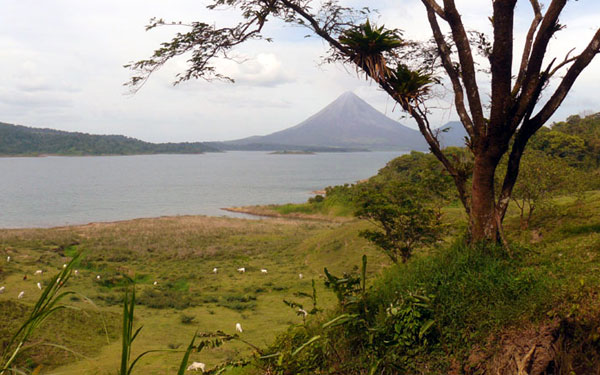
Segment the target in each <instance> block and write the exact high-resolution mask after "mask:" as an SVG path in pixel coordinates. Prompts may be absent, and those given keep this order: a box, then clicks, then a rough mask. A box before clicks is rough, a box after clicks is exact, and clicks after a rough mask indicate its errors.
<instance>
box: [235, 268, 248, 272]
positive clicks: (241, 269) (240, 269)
mask: <svg viewBox="0 0 600 375" xmlns="http://www.w3.org/2000/svg"><path fill="white" fill-rule="evenodd" d="M237 271H238V272H239V273H244V272H246V267H241V268H238V269H237Z"/></svg>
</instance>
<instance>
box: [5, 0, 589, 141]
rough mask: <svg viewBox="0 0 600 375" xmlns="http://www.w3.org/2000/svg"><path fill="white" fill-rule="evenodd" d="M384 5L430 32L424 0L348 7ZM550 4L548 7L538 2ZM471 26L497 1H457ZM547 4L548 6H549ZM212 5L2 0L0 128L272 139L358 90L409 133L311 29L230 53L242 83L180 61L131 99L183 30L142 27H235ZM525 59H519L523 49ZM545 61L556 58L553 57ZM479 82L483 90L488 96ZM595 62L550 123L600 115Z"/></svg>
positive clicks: (579, 20) (585, 3) (524, 22)
mask: <svg viewBox="0 0 600 375" xmlns="http://www.w3.org/2000/svg"><path fill="white" fill-rule="evenodd" d="M342 1H343V2H344V3H346V4H348V5H353V6H364V5H365V4H366V5H369V6H371V7H374V8H377V9H378V10H379V16H374V17H373V21H374V22H375V23H377V24H378V25H381V24H384V25H385V26H387V27H394V28H400V29H402V30H403V31H404V36H405V37H407V38H410V39H416V40H423V39H427V38H429V36H430V32H429V28H428V24H427V21H426V16H425V12H424V9H423V6H422V5H421V2H420V1H419V0H381V1H376V0H369V1H366V0H362V1H359V0H342ZM542 2H544V1H542ZM456 3H457V7H458V9H459V11H460V12H461V13H462V16H463V21H464V22H465V25H466V27H467V28H469V29H477V30H484V31H489V30H490V27H489V21H488V17H489V16H490V13H491V3H492V1H491V0H490V1H485V0H456ZM528 3H529V2H528V1H526V0H519V1H518V6H517V13H516V22H515V23H516V34H515V46H516V50H517V51H518V50H519V48H520V46H521V45H522V43H523V42H522V40H523V37H524V35H525V32H526V30H527V27H528V26H529V22H530V19H531V10H530V8H529V6H528ZM546 3H547V1H546ZM207 4H209V2H208V1H206V0H85V1H81V0H46V1H41V0H0V72H1V73H0V122H5V123H12V124H19V125H26V126H33V127H46V128H53V129H60V130H66V131H80V132H86V133H92V134H123V135H126V136H130V137H135V138H139V139H142V140H145V141H150V142H184V141H189V142H193V141H219V140H230V139H238V138H243V137H247V136H252V135H265V134H269V133H272V132H274V131H278V130H282V129H285V128H288V127H291V126H294V125H296V124H298V123H299V122H301V121H303V120H304V119H306V118H307V117H309V116H311V115H312V114H314V113H316V112H317V111H319V110H320V109H321V108H323V107H324V106H326V105H327V104H329V103H330V102H331V101H333V100H335V99H336V98H337V97H338V96H339V95H341V94H343V93H344V92H346V91H353V92H354V93H356V94H357V95H358V96H360V97H361V98H363V99H364V100H366V101H367V102H368V103H369V104H371V105H372V106H374V107H375V108H376V109H378V110H379V111H381V112H383V113H385V114H386V115H388V116H389V117H391V118H392V119H394V120H398V121H400V122H402V123H403V124H405V125H408V126H413V127H414V125H413V124H412V122H411V121H410V119H408V118H406V117H405V116H404V115H403V113H402V112H401V111H399V109H398V108H396V107H395V106H394V105H393V102H392V101H391V100H390V99H389V98H388V97H387V95H386V94H385V93H383V92H381V91H380V90H378V89H377V87H376V86H375V85H374V84H373V83H371V82H369V81H366V80H365V79H364V78H362V77H357V75H356V73H355V72H354V71H353V70H351V69H350V68H348V67H344V66H341V65H323V64H321V63H320V62H321V59H320V57H321V56H323V55H324V54H325V52H326V51H327V46H326V45H325V44H324V43H323V42H322V41H320V40H319V39H318V38H316V37H312V38H305V37H304V35H305V34H307V32H306V30H305V29H302V28H300V27H292V26H290V25H285V24H282V23H279V22H273V23H270V24H269V25H268V26H267V27H266V29H265V33H264V34H265V36H268V37H272V38H273V39H274V42H273V43H267V42H264V41H253V42H250V43H248V44H246V45H243V46H242V47H241V48H239V49H237V50H236V51H235V53H236V56H238V57H240V58H242V59H243V60H244V62H243V63H242V64H238V63H236V62H232V61H221V62H219V63H218V65H217V68H218V69H220V71H221V72H223V73H225V74H227V75H229V76H231V77H233V78H234V79H235V80H236V83H235V84H231V83H225V82H214V81H213V82H205V81H190V82H186V83H183V84H180V85H178V86H173V85H172V82H173V81H174V79H175V78H174V77H175V74H176V73H177V72H180V71H183V70H184V69H185V66H186V65H185V64H186V62H185V58H180V59H177V60H174V61H171V62H170V63H168V64H167V65H166V66H165V67H164V68H163V69H161V70H160V71H158V72H157V73H155V74H154V75H153V76H152V77H151V78H150V80H149V81H148V82H147V84H146V85H145V86H144V87H143V88H142V89H141V90H140V91H139V92H138V93H136V94H135V95H131V94H129V92H128V89H127V88H126V87H124V86H123V83H125V82H126V81H127V80H128V79H129V77H130V72H129V71H128V70H127V69H125V68H124V67H123V65H124V64H127V63H128V62H130V61H135V60H140V59H143V58H147V57H149V56H150V55H151V53H152V51H153V50H154V49H155V48H156V47H158V46H159V44H160V43H161V42H163V41H167V40H169V39H170V38H171V36H173V35H174V33H176V32H177V31H184V30H182V29H177V27H163V28H159V29H154V30H151V31H148V32H146V31H145V29H144V26H145V25H146V24H147V23H148V21H149V19H150V18H152V17H160V18H164V19H166V20H173V21H183V22H184V23H185V22H190V21H204V22H208V23H214V24H215V25H217V26H219V27H221V26H225V25H228V24H231V23H232V22H235V20H236V13H235V12H232V11H227V10H219V11H209V10H207V9H206V5H207ZM598 19H600V1H598V0H579V1H577V2H573V1H571V2H569V3H568V5H567V9H566V10H565V12H564V14H563V17H562V18H561V22H562V23H563V24H566V25H567V28H566V29H565V30H562V31H561V32H560V33H559V34H558V35H557V37H556V38H554V39H553V40H552V42H551V45H550V51H549V54H548V56H549V57H557V59H558V60H559V61H560V60H562V58H563V56H564V55H565V53H566V52H567V51H569V50H570V49H571V48H576V51H581V50H582V49H583V48H584V47H585V46H586V45H587V43H588V41H589V39H590V38H591V36H592V35H593V33H594V32H595V29H596V28H597V27H598V24H599V22H598ZM517 54H518V53H517ZM548 61H549V60H548ZM484 78H485V77H480V80H479V82H480V86H481V90H482V95H483V97H484V98H486V97H487V95H488V93H489V90H488V89H487V87H486V84H485V82H484V81H485V79H484ZM599 83H600V57H598V58H596V60H595V61H593V62H592V64H591V65H590V66H589V67H588V68H587V70H586V71H585V72H584V73H583V74H582V75H581V77H580V79H579V80H578V81H577V83H576V84H575V86H574V87H573V89H572V91H571V93H570V95H569V96H568V98H567V99H566V100H565V102H564V104H563V106H562V107H561V108H560V109H559V111H558V112H557V113H556V115H555V116H554V117H553V118H552V121H560V120H563V119H565V118H566V117H567V116H569V115H571V114H579V113H589V112H600V95H599V94H598V84H599ZM431 105H432V107H433V108H435V110H434V111H433V114H432V119H433V124H434V125H439V126H441V125H443V124H444V123H446V122H447V121H451V120H456V119H457V116H456V114H455V113H454V111H453V109H452V105H451V100H450V101H448V100H447V99H444V98H441V99H438V100H436V101H435V102H432V104H431Z"/></svg>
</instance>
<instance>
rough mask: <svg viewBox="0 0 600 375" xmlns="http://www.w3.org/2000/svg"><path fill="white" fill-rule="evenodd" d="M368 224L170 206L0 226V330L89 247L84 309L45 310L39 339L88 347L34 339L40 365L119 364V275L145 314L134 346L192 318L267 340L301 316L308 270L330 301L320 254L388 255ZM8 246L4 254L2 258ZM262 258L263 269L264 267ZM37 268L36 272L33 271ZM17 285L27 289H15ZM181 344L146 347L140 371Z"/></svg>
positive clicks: (81, 284)
mask: <svg viewBox="0 0 600 375" xmlns="http://www.w3.org/2000/svg"><path fill="white" fill-rule="evenodd" d="M364 225H365V224H364V223H360V222H357V221H352V222H348V223H346V224H345V225H340V224H339V223H330V222H327V221H306V220H303V221H293V220H280V219H267V220H242V219H228V218H209V217H172V218H157V219H139V220H132V221H125V222H117V223H105V224H90V225H84V226H75V227H64V228H53V229H26V230H2V231H0V251H1V254H2V263H1V267H0V285H4V286H6V291H5V293H4V294H0V309H1V310H0V315H2V316H9V317H10V318H9V321H10V324H9V325H6V326H4V327H2V331H0V333H1V335H0V338H2V337H7V336H8V332H10V331H11V329H14V328H16V327H17V325H18V322H19V320H20V319H22V318H23V316H24V312H25V311H26V310H27V306H30V305H32V304H33V303H34V302H35V301H36V299H37V298H38V297H39V295H40V294H41V291H40V290H38V288H37V286H36V283H37V282H41V283H42V285H45V284H46V283H47V280H48V279H49V278H50V277H51V275H54V274H55V273H57V272H58V271H59V270H60V269H61V267H62V265H63V264H64V263H66V262H68V260H69V259H70V257H71V256H73V255H74V254H76V253H77V252H79V251H81V252H83V254H84V257H83V259H82V260H81V262H80V264H79V265H78V266H76V267H75V268H76V269H77V270H78V275H76V276H73V278H72V279H71V281H70V282H69V284H70V285H69V289H70V290H73V291H76V292H77V293H78V294H80V295H81V296H80V297H73V298H72V300H71V301H68V303H69V304H70V305H72V306H74V307H77V308H78V309H80V310H68V311H67V312H66V313H64V314H62V313H61V314H60V315H58V316H56V317H54V318H53V319H51V320H50V321H49V322H47V323H46V325H45V326H44V328H43V329H41V330H40V331H39V336H38V337H37V338H36V340H38V341H40V342H42V341H48V342H53V343H58V344H61V345H65V346H67V347H69V348H70V349H72V350H74V351H76V352H78V353H79V354H80V355H82V356H86V357H87V359H82V357H79V358H77V357H75V356H74V355H73V354H70V353H65V352H61V351H60V350H58V349H56V348H50V347H48V348H46V347H38V348H36V349H35V350H33V351H32V355H31V361H30V362H31V365H32V366H33V364H34V363H42V364H43V365H44V367H43V369H42V371H41V373H42V374H43V373H48V374H49V373H53V374H59V373H60V374H114V373H115V371H116V369H117V367H118V361H119V359H120V357H119V354H120V349H121V348H120V342H119V332H120V331H119V329H120V324H121V323H120V319H121V317H120V313H121V309H122V307H121V303H122V298H123V295H124V292H125V290H126V288H127V282H126V280H125V278H124V277H123V275H127V276H128V277H131V278H133V279H134V280H136V290H137V295H138V297H137V299H138V303H140V305H139V306H137V307H136V326H139V325H143V326H144V328H143V330H142V333H141V334H140V336H139V338H138V339H137V340H136V343H135V347H134V352H136V353H139V352H142V351H145V350H149V349H183V348H185V346H186V345H187V343H188V342H189V340H190V339H191V337H192V336H193V334H194V332H195V331H196V330H200V331H216V330H223V331H225V332H228V333H233V332H234V328H235V323H237V322H239V323H241V324H242V327H243V328H244V332H243V334H242V337H243V338H244V339H245V340H248V341H250V342H252V343H254V344H256V345H259V346H266V344H268V343H270V342H271V341H272V340H273V339H274V337H275V335H276V334H277V333H278V332H281V331H283V330H284V329H285V328H286V327H287V326H288V325H290V324H294V323H300V322H301V318H300V317H299V316H298V315H297V314H296V312H295V311H293V310H291V309H290V308H289V307H288V306H286V305H285V304H284V303H283V299H288V300H297V301H300V302H302V299H298V298H296V297H294V293H296V292H300V291H303V292H310V291H311V280H312V279H315V280H317V281H318V282H317V283H316V285H317V288H318V297H319V303H320V305H321V307H327V306H330V305H331V303H332V296H331V294H329V293H330V292H329V291H326V290H325V289H324V288H323V283H322V282H321V281H320V279H321V277H322V272H323V267H324V266H327V267H329V269H331V270H332V271H333V272H341V271H343V270H347V269H349V268H351V267H352V266H353V265H355V264H358V263H359V262H360V257H361V256H362V254H363V253H366V254H368V255H369V257H370V258H371V259H372V263H371V264H372V265H373V266H372V267H371V268H370V270H371V272H378V271H379V270H380V269H381V268H382V267H385V266H386V265H387V261H386V259H384V258H383V257H382V256H380V255H379V253H378V252H376V251H374V249H373V248H372V247H371V246H370V245H369V244H368V243H367V242H366V241H365V240H363V239H361V238H359V237H358V236H357V232H358V230H359V227H362V226H364ZM7 256H10V257H11V261H10V262H8V263H7V262H6V257H7ZM215 267H216V268H217V269H218V272H217V273H216V274H214V273H213V268H215ZM239 267H245V269H246V272H245V273H243V274H241V273H239V272H237V268H239ZM261 268H265V269H267V270H268V273H266V274H264V273H262V272H260V269H261ZM38 269H39V270H42V271H43V274H42V275H34V273H35V271H36V270H38ZM299 274H302V275H303V278H302V279H300V277H299ZM24 276H27V280H24ZM97 276H100V279H97ZM155 281H156V282H157V285H156V286H155V285H153V284H154V282H155ZM20 291H24V292H25V296H24V298H23V299H21V300H17V298H16V297H17V294H18V293H19V292H20ZM86 298H88V299H89V300H91V302H92V303H90V302H88V301H86ZM305 302H306V303H308V301H305ZM249 352H250V350H249V348H248V347H247V346H245V345H243V344H240V343H234V344H228V345H227V346H225V347H221V348H218V349H214V350H212V351H206V352H202V353H200V354H195V355H193V356H192V358H191V360H196V361H202V362H205V363H207V365H209V366H210V365H214V364H216V363H218V362H220V361H223V360H227V359H233V358H236V357H239V356H240V355H242V354H247V353H249ZM181 356H182V354H181V353H160V354H156V355H152V356H148V357H146V359H145V360H143V361H142V363H141V364H140V367H139V368H138V370H137V371H138V373H144V374H164V373H167V372H169V373H174V372H175V371H176V369H177V366H178V363H179V361H180V358H181Z"/></svg>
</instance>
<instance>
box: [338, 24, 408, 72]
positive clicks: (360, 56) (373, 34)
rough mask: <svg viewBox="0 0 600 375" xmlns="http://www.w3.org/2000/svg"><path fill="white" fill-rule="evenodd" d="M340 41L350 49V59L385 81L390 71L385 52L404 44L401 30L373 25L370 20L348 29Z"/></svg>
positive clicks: (360, 67) (391, 51)
mask: <svg viewBox="0 0 600 375" xmlns="http://www.w3.org/2000/svg"><path fill="white" fill-rule="evenodd" d="M339 42H340V43H341V44H342V45H343V46H344V47H345V48H347V49H348V50H349V51H350V61H351V62H353V63H354V64H356V66H357V68H358V69H363V70H364V71H365V72H366V73H367V75H370V76H371V77H372V78H373V79H374V80H375V81H377V82H381V81H383V80H384V79H385V78H386V77H387V76H388V75H389V73H390V69H389V68H388V67H387V64H386V60H385V53H392V54H393V50H394V49H396V48H399V47H401V46H403V45H404V41H403V40H402V38H401V33H400V31H399V30H397V29H394V30H386V29H385V27H384V26H381V27H377V26H371V23H370V22H369V20H367V21H366V22H365V23H364V24H362V25H359V26H357V27H355V28H352V29H349V30H346V31H345V32H343V33H342V35H341V36H340V37H339Z"/></svg>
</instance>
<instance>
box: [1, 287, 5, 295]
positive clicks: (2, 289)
mask: <svg viewBox="0 0 600 375" xmlns="http://www.w3.org/2000/svg"><path fill="white" fill-rule="evenodd" d="M4 289H6V287H5V286H0V294H2V293H4Z"/></svg>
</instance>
